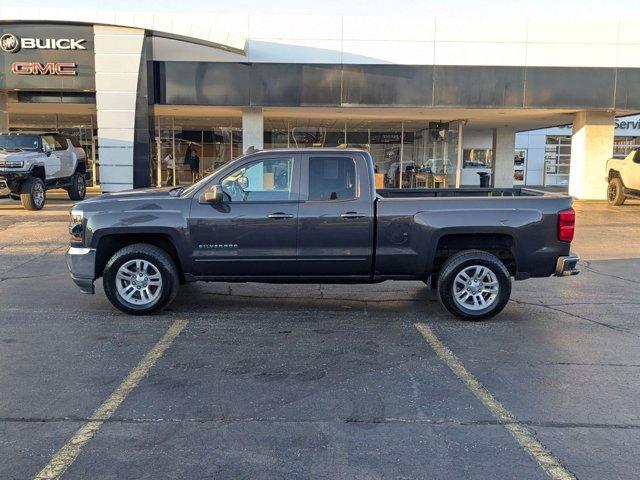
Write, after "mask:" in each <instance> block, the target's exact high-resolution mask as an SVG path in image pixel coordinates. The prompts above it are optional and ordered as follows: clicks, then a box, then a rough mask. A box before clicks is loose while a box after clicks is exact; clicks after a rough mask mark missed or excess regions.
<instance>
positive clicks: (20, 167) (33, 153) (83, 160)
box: [0, 133, 87, 210]
mask: <svg viewBox="0 0 640 480" xmlns="http://www.w3.org/2000/svg"><path fill="white" fill-rule="evenodd" d="M86 173H87V156H86V154H85V152H84V150H83V149H82V147H80V144H79V143H78V142H77V140H76V139H75V138H72V137H69V136H66V135H60V134H58V133H2V134H0V197H11V198H12V199H14V200H20V201H21V202H22V206H23V207H24V208H26V209H27V210H40V209H42V207H44V204H45V201H46V191H47V190H49V189H52V188H64V189H65V190H67V192H68V193H69V198H70V199H71V200H82V199H84V196H85V194H86V190H87V188H86V183H85V174H86Z"/></svg>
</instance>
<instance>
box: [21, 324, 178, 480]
mask: <svg viewBox="0 0 640 480" xmlns="http://www.w3.org/2000/svg"><path fill="white" fill-rule="evenodd" d="M186 325H187V321H186V320H176V321H175V322H173V324H172V325H171V326H170V327H169V329H168V330H167V331H166V332H165V334H164V335H163V336H162V338H161V339H160V340H159V341H158V343H156V344H155V345H154V347H153V348H152V349H151V350H150V351H149V353H147V354H146V355H145V357H144V358H143V359H142V361H141V362H140V363H139V364H138V366H137V367H136V368H134V369H133V370H131V372H130V373H129V375H128V376H127V378H125V379H124V380H123V381H122V383H121V384H120V385H118V388H116V389H115V390H114V391H113V393H111V395H109V398H107V399H106V400H105V401H104V402H103V403H102V405H100V406H99V407H98V408H97V409H96V410H95V411H94V412H93V413H92V414H91V417H90V418H91V419H90V420H89V421H87V422H86V423H85V424H84V425H83V426H82V427H80V429H78V431H77V432H76V433H75V434H74V435H73V437H71V439H70V440H69V441H68V442H67V443H65V444H64V445H63V446H62V448H61V449H60V450H58V452H57V453H56V454H55V455H54V456H53V457H52V458H51V460H50V461H49V463H48V464H47V465H46V466H45V467H44V468H43V469H42V470H40V472H39V473H38V474H37V475H36V476H35V477H34V479H36V480H52V479H57V478H60V476H61V475H62V474H63V473H64V472H65V471H66V470H67V468H69V466H70V465H71V464H72V463H73V462H74V460H75V459H76V457H77V456H78V454H79V453H80V451H81V450H82V447H84V446H85V445H86V444H87V443H89V441H90V440H91V439H92V438H93V436H94V435H95V434H96V433H97V432H98V430H100V427H101V426H102V424H103V423H104V422H105V421H107V420H108V419H109V418H110V417H111V416H112V415H113V413H114V412H115V411H116V410H117V408H118V407H119V406H120V404H121V403H122V402H123V401H124V399H125V398H127V395H129V394H130V393H131V391H132V390H133V389H134V388H136V386H137V385H138V383H139V382H140V380H141V379H142V378H143V377H144V376H145V375H146V374H147V373H149V369H150V368H151V367H152V366H153V364H154V363H156V361H157V360H158V359H159V358H160V357H161V356H162V355H163V353H164V352H165V350H166V349H167V348H169V346H170V345H171V343H173V341H174V340H175V339H176V337H177V336H178V335H180V332H182V330H183V329H184V327H185V326H186Z"/></svg>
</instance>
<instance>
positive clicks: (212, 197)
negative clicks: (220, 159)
mask: <svg viewBox="0 0 640 480" xmlns="http://www.w3.org/2000/svg"><path fill="white" fill-rule="evenodd" d="M223 199H224V193H223V192H222V187H221V186H220V185H214V186H213V187H211V188H210V189H209V190H207V191H206V192H204V194H203V195H202V200H203V201H205V202H206V203H220V202H222V200H223Z"/></svg>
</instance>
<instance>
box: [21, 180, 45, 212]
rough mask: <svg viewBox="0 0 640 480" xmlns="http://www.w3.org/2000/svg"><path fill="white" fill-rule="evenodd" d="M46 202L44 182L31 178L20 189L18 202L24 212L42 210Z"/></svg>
mask: <svg viewBox="0 0 640 480" xmlns="http://www.w3.org/2000/svg"><path fill="white" fill-rule="evenodd" d="M46 200H47V193H46V190H45V188H44V182H43V181H42V180H40V179H39V178H37V177H31V178H29V179H27V180H26V181H25V182H24V183H23V184H22V186H21V187H20V201H21V202H22V206H23V207H24V208H25V209H26V210H42V207H44V204H45V202H46Z"/></svg>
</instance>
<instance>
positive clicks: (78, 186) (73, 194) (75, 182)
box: [67, 172, 87, 200]
mask: <svg viewBox="0 0 640 480" xmlns="http://www.w3.org/2000/svg"><path fill="white" fill-rule="evenodd" d="M67 193H68V194H69V198H70V199H71V200H84V196H85V195H86V194H87V182H86V181H85V179H84V174H82V173H80V172H76V173H74V174H73V176H72V177H71V185H69V186H68V187H67Z"/></svg>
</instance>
